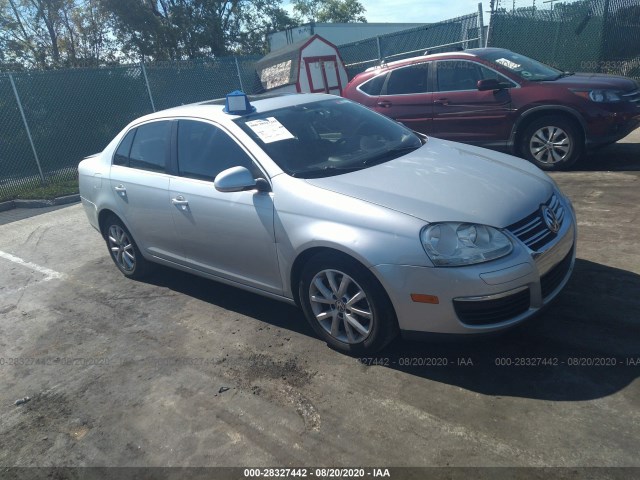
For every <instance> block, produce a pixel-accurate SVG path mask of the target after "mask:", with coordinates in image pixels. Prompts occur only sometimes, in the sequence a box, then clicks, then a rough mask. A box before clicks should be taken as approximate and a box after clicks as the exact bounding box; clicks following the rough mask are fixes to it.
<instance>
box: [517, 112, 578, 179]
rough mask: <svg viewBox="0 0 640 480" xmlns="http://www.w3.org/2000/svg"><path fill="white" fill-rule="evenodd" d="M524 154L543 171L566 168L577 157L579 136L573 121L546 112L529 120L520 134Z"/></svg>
mask: <svg viewBox="0 0 640 480" xmlns="http://www.w3.org/2000/svg"><path fill="white" fill-rule="evenodd" d="M521 149H522V153H523V155H524V157H525V158H526V159H527V160H529V161H531V162H532V163H534V164H535V165H536V166H538V167H539V168H541V169H543V170H566V169H568V168H569V167H571V166H572V165H573V164H574V163H575V162H576V160H578V158H579V157H580V155H581V154H582V151H583V145H582V139H581V135H580V133H579V130H578V128H577V127H576V126H575V125H574V123H573V122H571V121H569V120H566V119H565V118H563V117H561V116H558V115H549V116H545V117H541V118H538V119H537V120H534V121H533V122H531V124H530V125H529V126H528V127H527V128H526V129H525V131H524V134H523V136H522V142H521Z"/></svg>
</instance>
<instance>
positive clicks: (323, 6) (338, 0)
mask: <svg viewBox="0 0 640 480" xmlns="http://www.w3.org/2000/svg"><path fill="white" fill-rule="evenodd" d="M293 10H294V12H296V14H297V16H296V19H297V20H298V21H299V23H304V22H326V23H331V22H333V23H350V22H361V23H366V22H367V19H366V18H365V16H364V13H365V8H364V6H363V5H362V4H361V3H360V2H359V1H358V0H294V2H293Z"/></svg>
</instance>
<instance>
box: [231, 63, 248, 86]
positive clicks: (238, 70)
mask: <svg viewBox="0 0 640 480" xmlns="http://www.w3.org/2000/svg"><path fill="white" fill-rule="evenodd" d="M233 58H234V59H235V61H236V71H237V72H238V80H240V91H242V92H244V86H243V85H242V74H241V73H240V64H239V63H238V57H233ZM245 93H247V92H245Z"/></svg>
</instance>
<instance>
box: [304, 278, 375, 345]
mask: <svg viewBox="0 0 640 480" xmlns="http://www.w3.org/2000/svg"><path fill="white" fill-rule="evenodd" d="M309 301H310V304H311V309H312V311H313V314H314V316H315V318H316V320H317V321H318V323H319V324H320V326H322V328H323V329H324V330H325V331H326V332H327V333H328V334H329V335H331V336H332V337H333V338H335V339H336V340H339V341H341V342H345V343H349V344H354V343H360V342H362V341H364V340H365V339H366V338H367V337H368V336H369V334H370V333H371V330H372V328H373V322H374V317H373V311H372V308H371V305H370V304H369V301H368V300H367V295H366V292H365V291H364V290H363V289H362V287H360V285H358V283H357V282H356V281H355V280H354V279H353V278H351V277H350V276H349V275H347V274H345V273H343V272H340V271H339V270H322V271H321V272H319V273H317V274H316V275H315V276H314V277H313V280H312V281H311V284H310V285H309Z"/></svg>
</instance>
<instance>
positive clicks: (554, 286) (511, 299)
mask: <svg viewBox="0 0 640 480" xmlns="http://www.w3.org/2000/svg"><path fill="white" fill-rule="evenodd" d="M566 212H567V214H566V217H565V221H564V222H563V225H562V228H561V229H560V231H559V232H558V234H557V235H556V237H555V239H554V240H553V241H552V242H550V243H549V244H548V245H546V246H545V247H544V249H543V251H540V252H533V251H531V250H530V249H529V248H528V247H526V246H525V245H524V244H523V243H521V242H520V241H519V240H518V239H516V238H515V237H514V238H513V241H514V251H513V252H512V253H511V254H510V255H509V256H507V257H505V258H502V259H499V260H495V261H492V262H488V263H484V264H479V265H471V266H465V267H453V268H434V267H415V266H408V265H377V266H375V267H373V269H372V270H373V273H374V274H375V275H376V276H377V277H378V279H380V281H381V282H382V284H383V286H384V288H385V289H386V291H387V293H388V294H389V297H390V299H391V302H392V303H393V305H394V308H395V311H396V315H397V317H398V323H399V326H400V329H401V330H403V331H412V332H425V333H426V332H428V333H445V334H477V333H489V332H493V331H498V330H502V329H505V328H508V327H511V326H515V325H516V324H518V323H520V322H523V321H524V320H526V319H528V318H529V317H531V316H533V315H535V314H536V313H538V312H539V311H540V309H542V308H543V307H544V306H546V305H548V304H549V303H550V302H551V301H552V300H553V299H554V298H555V297H556V296H557V295H558V294H559V293H560V291H561V290H562V289H563V287H564V286H565V285H566V283H567V281H568V280H569V278H570V276H571V272H572V271H573V266H574V263H575V243H576V237H577V230H576V222H575V216H574V214H573V211H572V210H571V209H570V208H567V209H566ZM411 294H424V295H431V296H437V297H438V300H439V303H437V304H433V303H418V302H415V301H413V300H412V298H411Z"/></svg>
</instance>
